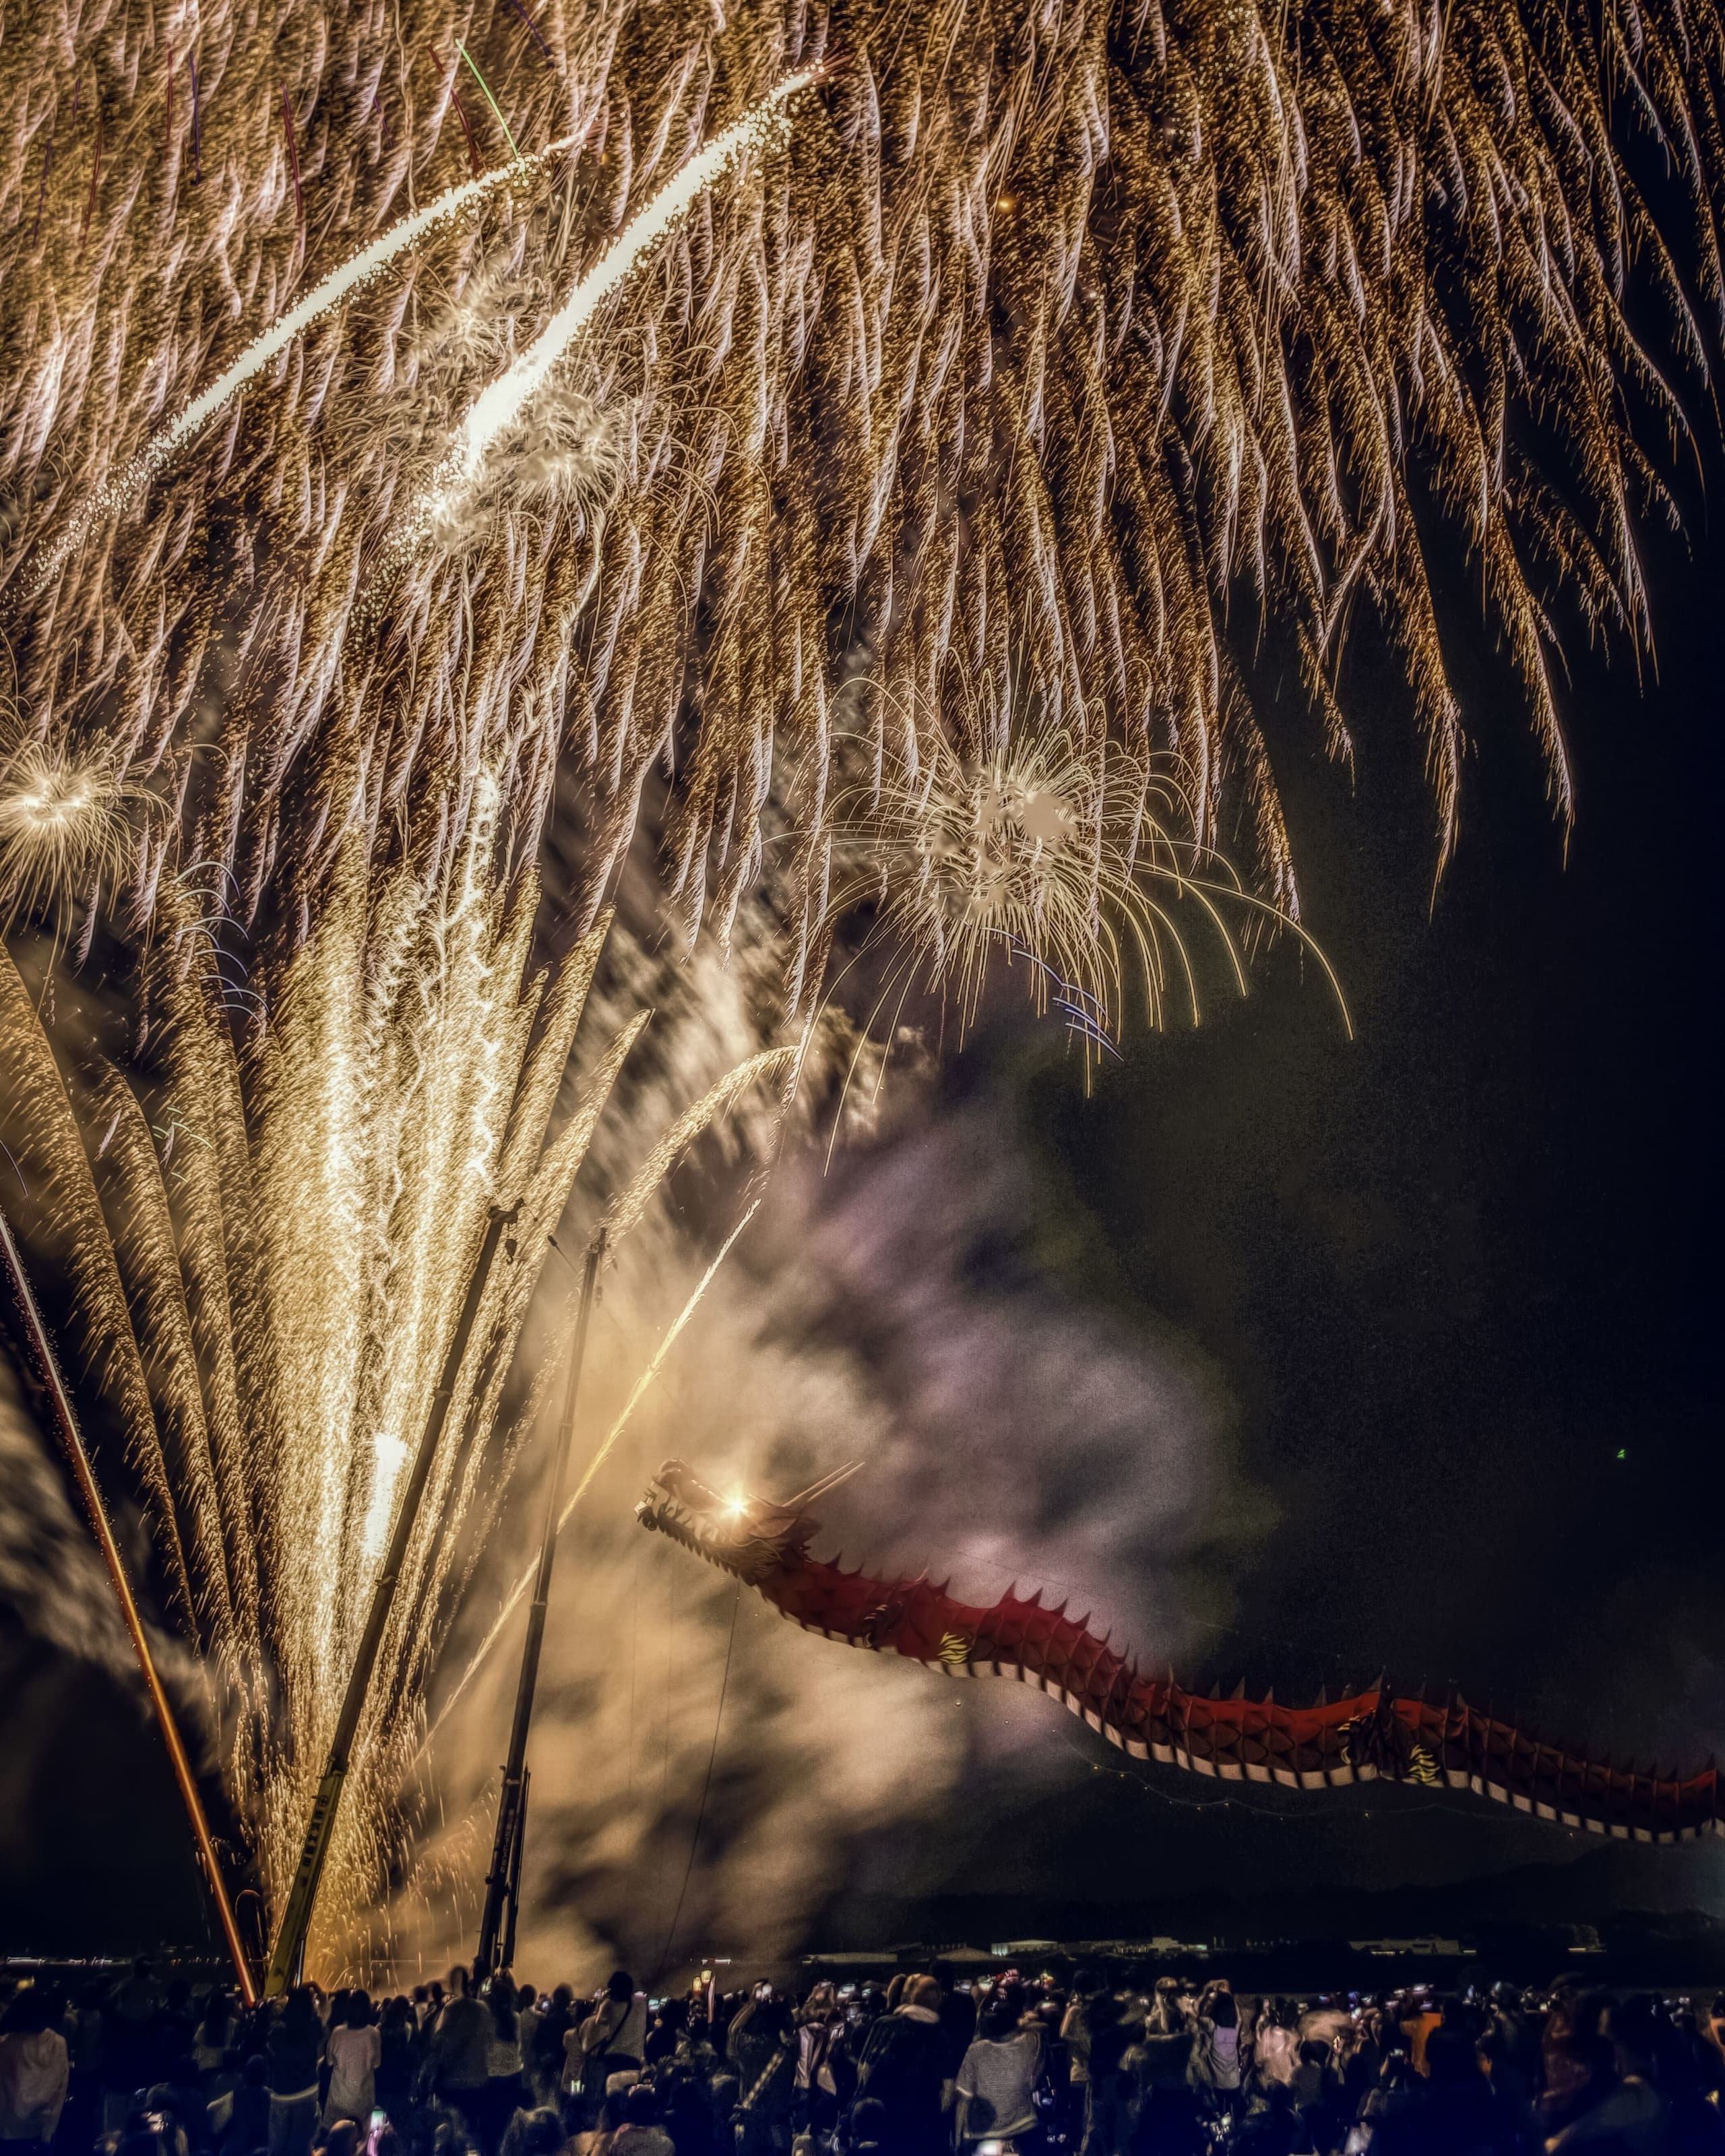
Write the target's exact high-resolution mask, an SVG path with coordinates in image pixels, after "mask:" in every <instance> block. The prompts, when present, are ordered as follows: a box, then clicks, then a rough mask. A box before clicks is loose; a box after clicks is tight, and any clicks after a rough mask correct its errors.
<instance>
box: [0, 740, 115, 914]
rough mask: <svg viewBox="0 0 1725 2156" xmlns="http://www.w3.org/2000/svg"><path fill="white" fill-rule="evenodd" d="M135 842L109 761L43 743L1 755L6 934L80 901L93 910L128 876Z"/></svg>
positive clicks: (0, 858) (0, 905)
mask: <svg viewBox="0 0 1725 2156" xmlns="http://www.w3.org/2000/svg"><path fill="white" fill-rule="evenodd" d="M138 791H139V789H137V788H132V789H131V792H132V793H133V794H134V795H136V793H138ZM131 839H132V832H131V824H130V822H129V820H128V818H127V815H126V802H125V798H124V793H123V790H122V788H121V786H120V785H119V783H117V781H116V777H115V773H114V770H113V767H112V765H111V763H110V762H109V761H108V760H107V759H105V757H101V756H100V755H99V754H91V753H89V752H85V753H83V754H80V753H78V752H74V750H72V749H71V748H70V747H68V746H67V745H66V744H64V742H55V741H44V740H38V739H31V740H28V741H23V742H18V744H17V745H16V746H15V747H13V748H12V749H11V750H10V751H4V750H0V927H9V926H10V925H11V924H12V923H13V921H15V920H17V918H18V916H20V915H21V914H30V913H35V912H39V911H50V912H55V913H57V912H59V910H60V909H61V908H62V907H63V906H65V905H66V904H68V903H69V902H71V901H74V900H77V899H88V900H89V901H90V902H91V903H92V904H94V903H95V899H96V896H97V893H98V891H100V887H101V886H102V885H104V884H107V885H111V884H112V882H113V880H114V879H115V877H116V875H118V874H120V873H121V872H123V870H124V868H125V865H126V860H127V857H128V855H129V854H130V852H131Z"/></svg>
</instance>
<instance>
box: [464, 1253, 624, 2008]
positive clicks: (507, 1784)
mask: <svg viewBox="0 0 1725 2156" xmlns="http://www.w3.org/2000/svg"><path fill="white" fill-rule="evenodd" d="M604 1254H605V1231H604V1229H603V1228H601V1229H600V1230H599V1232H598V1235H595V1236H594V1238H593V1241H592V1243H591V1245H589V1246H588V1253H587V1270H586V1271H585V1272H584V1274H583V1276H582V1281H581V1308H580V1312H579V1314H578V1316H577V1317H576V1320H575V1337H574V1340H573V1342H572V1343H571V1346H570V1350H569V1376H568V1381H567V1384H566V1386H565V1388H564V1391H563V1412H562V1419H561V1421H560V1422H559V1423H558V1424H557V1443H556V1446H555V1448H554V1450H553V1451H552V1462H551V1473H550V1476H549V1477H548V1479H547V1482H546V1486H545V1519H544V1522H543V1524H542V1527H541V1528H540V1531H539V1568H538V1570H537V1571H536V1573H535V1574H534V1576H533V1600H532V1603H531V1606H530V1607H529V1609H528V1611H527V1636H526V1640H524V1641H523V1642H522V1644H521V1676H520V1677H519V1678H518V1679H517V1680H516V1688H515V1721H514V1723H513V1725H512V1726H511V1729H510V1732H509V1758H508V1762H507V1763H506V1765H505V1767H504V1769H503V1789H502V1794H501V1795H500V1796H499V1798H498V1799H497V1836H496V1840H495V1842H494V1843H493V1845H492V1848H491V1868H490V1871H488V1872H487V1873H486V1874H485V1913H484V1915H483V1916H482V1917H480V1943H479V1953H477V1954H476V1955H475V1958H474V1974H475V1977H478V1978H481V1979H482V1978H485V1977H487V1976H490V1975H492V1974H495V1971H496V1970H497V1969H498V1968H499V1967H500V1966H501V1967H507V1965H508V1963H510V1961H511V1959H512V1958H513V1956H514V1953H515V1922H516V1909H517V1905H518V1900H519V1896H520V1892H521V1844H522V1840H523V1837H524V1835H525V1833H526V1824H527V1731H528V1727H529V1726H530V1725H531V1722H532V1719H533V1691H534V1687H535V1686H536V1684H537V1683H538V1681H539V1652H540V1649H541V1647H542V1645H543V1644H544V1640H545V1612H546V1609H547V1605H548V1604H549V1603H550V1600H551V1568H552V1561H553V1560H554V1558H556V1556H557V1527H558V1524H559V1522H558V1514H559V1509H560V1507H561V1506H562V1496H563V1478H564V1476H565V1474H566V1473H567V1469H568V1465H569V1447H570V1445H571V1444H572V1441H573V1439H574V1435H575V1410H576V1407H577V1404H578V1402H579V1399H580V1397H581V1366H582V1364H583V1363H584V1362H585V1361H586V1359H587V1328H588V1324H589V1322H591V1320H592V1317H593V1298H594V1294H595V1291H596V1290H597V1287H598V1277H599V1265H600V1263H601V1261H602V1260H603V1257H604ZM506 1904H507V1907H508V1911H509V1915H508V1919H507V1922H505V1918H504V1907H505V1905H506ZM500 1938H501V1940H502V1953H501V1961H500V1958H499V1953H498V1945H499V1940H500Z"/></svg>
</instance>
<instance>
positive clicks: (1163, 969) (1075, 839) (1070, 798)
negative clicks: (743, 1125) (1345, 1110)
mask: <svg viewBox="0 0 1725 2156" xmlns="http://www.w3.org/2000/svg"><path fill="white" fill-rule="evenodd" d="M1002 731H1003V732H1004V729H1003V730H1002ZM1005 738H1006V739H1007V742H1008V743H1009V746H1008V747H1007V748H1006V749H1005V750H1004V752H1002V753H1000V754H999V755H997V756H995V757H992V758H990V759H989V760H988V761H986V762H974V763H967V762H965V761H964V760H963V757H961V756H960V755H959V753H958V752H957V750H955V749H954V748H953V747H952V745H951V744H950V742H947V739H946V737H945V736H944V734H942V733H939V732H937V731H933V730H932V729H919V730H918V734H917V740H918V744H919V747H920V750H921V753H922V764H921V767H920V768H919V769H918V770H917V771H916V772H915V773H911V772H910V771H907V770H906V769H904V768H903V767H901V766H899V765H896V764H895V765H892V766H890V767H888V769H887V770H886V772H885V773H883V774H882V775H881V776H880V778H878V779H874V778H865V779H864V780H862V781H860V782H859V783H856V784H855V785H853V786H850V787H848V788H841V789H839V791H838V792H837V793H836V794H835V798H834V808H833V819H834V870H833V875H832V883H831V891H830V896H829V920H830V921H832V923H833V924H834V927H839V925H841V924H842V923H843V922H844V921H845V920H846V919H847V918H849V917H850V916H852V915H853V914H854V913H855V911H857V910H858V909H859V908H861V907H863V906H872V907H873V909H874V913H875V920H874V926H873V929H872V931H871V939H870V940H874V939H877V938H884V940H885V942H886V948H887V950H888V951H889V952H890V953H892V954H895V955H894V957H893V958H892V960H891V962H890V964H889V968H888V971H887V984H886V989H885V990H884V992H883V993H882V997H881V1004H882V1006H883V1007H884V1005H885V1004H886V1003H887V1002H889V1001H891V999H892V998H894V997H896V998H897V1003H898V1007H899V1009H902V1008H903V1005H904V1004H905V1002H906V999H907V998H908V997H909V996H910V994H911V993H912V991H913V990H914V989H915V988H917V987H919V986H921V987H922V988H928V989H932V991H933V992H934V993H937V994H938V995H941V996H942V997H946V998H951V1000H952V1002H953V1003H954V1004H955V1005H956V1007H957V1020H958V1029H959V1033H960V1034H961V1036H962V1035H963V1033H964V1032H966V1031H967V1030H968V1029H969V1028H970V1026H971V1025H972V1024H973V1023H974V1021H975V1019H976V1016H977V1013H978V1008H979V1006H980V1004H981V1001H982V997H983V989H984V987H985V984H986V983H987V982H988V979H989V978H990V976H991V975H993V976H994V977H996V978H998V977H999V974H1000V973H1002V972H1003V971H1005V970H1009V969H1010V968H1014V967H1016V968H1018V970H1019V973H1020V974H1021V975H1023V976H1024V978H1025V979H1026V983H1027V986H1028V988H1029V994H1030V996H1031V998H1032V1000H1033V1002H1034V1004H1035V1006H1036V1008H1037V1009H1039V1010H1046V1009H1048V1008H1049V1007H1050V1004H1053V1005H1055V1007H1057V1008H1058V1009H1059V1010H1060V1014H1061V1015H1062V1017H1063V1019H1064V1021H1065V1024H1066V1025H1067V1026H1068V1028H1069V1029H1070V1030H1071V1031H1072V1032H1074V1033H1075V1034H1077V1035H1078V1036H1079V1037H1080V1039H1081V1040H1082V1041H1083V1043H1084V1045H1085V1048H1086V1054H1087V1055H1088V1054H1089V1053H1091V1052H1092V1051H1094V1050H1099V1049H1106V1048H1108V1047H1111V1045H1112V1042H1113V1039H1114V1038H1115V1036H1116V1035H1117V1034H1118V1032H1119V1029H1120V1027H1121V1024H1122V1019H1123V1018H1124V1016H1125V1014H1126V1009H1127V1000H1128V993H1129V985H1130V983H1131V982H1132V979H1133V978H1136V979H1137V983H1138V984H1139V986H1140V988H1141V989H1142V998H1143V1007H1144V1014H1145V1017H1146V1018H1147V1021H1148V1022H1149V1024H1152V1025H1159V1024H1162V1023H1163V1020H1164V1018H1165V1016H1166V1014H1167V1012H1168V1004H1169V1000H1170V998H1171V996H1173V995H1178V997H1179V998H1181V999H1182V1000H1183V1003H1184V1004H1185V1006H1186V1008H1187V1009H1188V1010H1189V1014H1190V1015H1191V1017H1192V1019H1194V1022H1195V1021H1196V1020H1197V1019H1198V1018H1199V1014H1200V991H1199V977H1198V973H1197V970H1196V968H1195V966H1194V958H1193V954H1192V952H1190V950H1189V947H1188V942H1187V938H1186V933H1185V925H1189V923H1190V921H1192V920H1193V919H1194V918H1196V919H1198V920H1200V921H1202V922H1203V924H1204V927H1206V928H1207V929H1208V930H1209V932H1210V933H1211V936H1212V938H1213V940H1214V943H1215V945H1216V946H1217V947H1218V948H1219V950H1220V952H1222V954H1223V957H1224V969H1225V972H1226V973H1227V975H1228V977H1229V978H1230V981H1231V983H1232V985H1233V986H1234V987H1235V988H1236V989H1237V990H1238V991H1239V993H1242V994H1243V993H1245V987H1246V975H1245V965H1244V963H1243V961H1242V958H1241V956H1240V942H1239V937H1240V931H1241V929H1242V927H1245V928H1247V929H1250V928H1254V927H1260V926H1266V925H1272V924H1273V925H1276V926H1279V927H1282V928H1284V929H1286V930H1287V931H1290V932H1292V933H1294V934H1296V935H1298V936H1300V937H1301V940H1302V942H1304V943H1305V944H1306V945H1307V947H1308V948H1309V949H1311V950H1312V952H1313V954H1314V955H1315V956H1316V957H1317V960H1318V962H1319V964H1320V965H1321V966H1322V969H1323V972H1324V973H1325V976H1326V978H1327V979H1328V981H1329V983H1330V985H1331V987H1332V989H1333V990H1334V991H1335V993H1336V996H1337V1003H1338V1004H1341V1000H1342V998H1341V990H1340V985H1339V983H1337V981H1336V978H1335V976H1334V974H1333V973H1332V971H1331V969H1330V968H1329V966H1328V964H1327V962H1326V961H1325V960H1324V958H1323V956H1322V952H1319V951H1318V950H1317V946H1316V945H1315V944H1313V943H1312V941H1311V939H1310V937H1306V936H1305V935H1304V932H1303V931H1301V929H1300V927H1299V925H1298V923H1297V921H1295V920H1294V919H1292V918H1291V916H1287V915H1282V914H1278V913H1277V912H1276V910H1275V909H1273V908H1271V907H1270V906H1267V905H1266V903H1265V902H1264V901H1261V900H1259V899H1257V898H1255V897H1254V896H1252V894H1250V892H1248V891H1245V889H1244V887H1243V886H1242V885H1241V884H1240V880H1239V879H1238V877H1237V876H1235V875H1233V873H1232V871H1231V870H1230V869H1229V867H1228V865H1227V864H1226V863H1225V862H1224V861H1223V860H1221V859H1220V858H1219V856H1218V855H1216V854H1215V852H1214V850H1213V849H1211V848H1209V847H1206V846H1205V845H1204V844H1202V843H1200V841H1199V839H1198V837H1197V834H1196V831H1195V828H1194V824H1195V819H1194V816H1193V813H1192V808H1191V803H1190V801H1189V797H1188V794H1187V793H1186V791H1185V789H1184V788H1183V787H1182V785H1181V784H1180V783H1178V778H1177V777H1176V776H1175V775H1173V774H1172V773H1168V772H1157V771H1153V770H1150V769H1148V768H1147V767H1144V766H1143V765H1142V764H1140V763H1138V762H1137V761H1136V760H1135V759H1134V758H1132V757H1130V756H1128V755H1127V754H1126V753H1125V752H1122V751H1121V750H1120V749H1118V748H1116V747H1111V746H1110V744H1109V743H1108V742H1106V738H1104V737H1096V738H1094V739H1093V740H1092V741H1091V742H1089V743H1086V742H1083V741H1081V739H1079V738H1077V737H1075V736H1073V735H1072V734H1070V733H1067V732H1065V731H1047V732H1043V733H1036V732H1033V731H1030V730H1029V729H1028V728H1024V729H1020V730H1017V731H1013V732H1011V733H1009V734H1006V735H1005ZM1182 916H1184V924H1185V925H1183V918H1182ZM1343 1018H1344V1021H1345V1019H1346V1009H1345V1006H1343Z"/></svg>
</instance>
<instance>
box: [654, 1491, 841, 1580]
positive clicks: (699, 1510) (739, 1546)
mask: <svg viewBox="0 0 1725 2156" xmlns="http://www.w3.org/2000/svg"><path fill="white" fill-rule="evenodd" d="M817 1487H819V1486H817ZM811 1494H812V1493H811V1492H809V1491H804V1492H803V1496H804V1497H806V1496H809V1495H811ZM802 1501H803V1499H802V1498H801V1497H799V1498H796V1499H793V1501H792V1502H791V1503H790V1504H788V1505H775V1504H773V1503H771V1502H770V1501H768V1499H767V1498H765V1497H752V1496H748V1495H747V1494H746V1493H744V1492H741V1491H739V1492H738V1493H737V1494H736V1495H735V1496H728V1497H727V1496H721V1494H720V1492H719V1491H716V1490H714V1489H711V1488H710V1487H709V1486H708V1485H707V1484H706V1483H705V1482H703V1481H701V1477H700V1476H698V1475H693V1474H691V1472H690V1471H689V1470H688V1469H687V1468H686V1467H685V1466H684V1465H683V1463H682V1461H681V1460H666V1461H665V1465H664V1466H663V1467H661V1468H660V1471H659V1472H658V1473H657V1474H656V1475H655V1476H654V1478H653V1480H652V1481H650V1482H649V1484H648V1485H647V1491H646V1495H645V1496H644V1497H643V1498H642V1500H641V1501H640V1503H639V1505H637V1506H636V1507H635V1517H636V1518H637V1519H638V1520H639V1522H640V1523H641V1525H642V1526H643V1527H647V1528H649V1529H651V1530H653V1531H655V1532H657V1533H659V1534H661V1535H669V1536H670V1538H671V1540H672V1541H673V1542H677V1543H681V1544H682V1545H683V1547H684V1548H685V1549H690V1550H693V1551H694V1553H695V1554H696V1556H697V1557H704V1558H706V1561H707V1563H709V1564H715V1565H717V1566H718V1568H719V1569H720V1570H721V1572H728V1573H734V1574H735V1575H736V1577H737V1578H738V1579H741V1580H742V1581H744V1582H745V1583H746V1584H747V1585H749V1586H751V1587H758V1586H759V1585H760V1584H761V1582H762V1580H763V1579H768V1578H771V1577H772V1575H773V1573H776V1572H782V1571H783V1569H784V1568H786V1567H787V1566H788V1565H793V1564H795V1563H797V1562H798V1560H799V1559H800V1558H803V1557H805V1556H806V1555H807V1554H808V1550H809V1543H810V1542H811V1541H813V1539H814V1535H815V1532H816V1530H817V1529H818V1527H819V1524H820V1523H819V1521H817V1520H814V1519H812V1518H810V1517H809V1514H808V1513H806V1512H803V1511H802V1510H801V1509H800V1507H801V1504H802Z"/></svg>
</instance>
